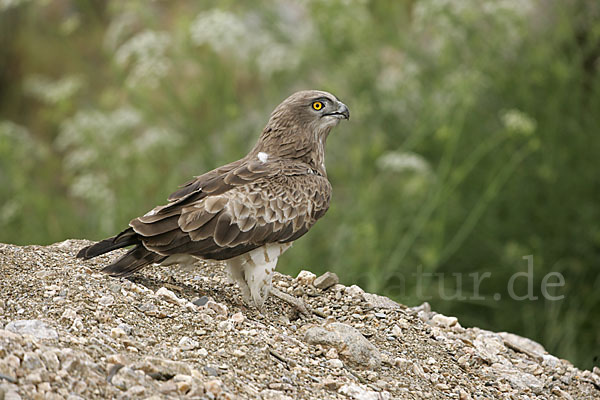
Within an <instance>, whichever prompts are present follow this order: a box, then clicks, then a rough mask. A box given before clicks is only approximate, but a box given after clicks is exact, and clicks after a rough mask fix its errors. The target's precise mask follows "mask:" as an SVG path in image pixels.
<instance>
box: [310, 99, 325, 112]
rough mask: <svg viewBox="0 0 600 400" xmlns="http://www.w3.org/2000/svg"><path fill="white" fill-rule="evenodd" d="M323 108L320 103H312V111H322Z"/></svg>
mask: <svg viewBox="0 0 600 400" xmlns="http://www.w3.org/2000/svg"><path fill="white" fill-rule="evenodd" d="M323 107H324V106H323V103H322V102H320V101H315V102H313V103H312V108H313V110H316V111H320V110H322V109H323Z"/></svg>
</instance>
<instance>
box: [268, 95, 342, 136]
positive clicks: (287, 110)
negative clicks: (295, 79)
mask: <svg viewBox="0 0 600 400" xmlns="http://www.w3.org/2000/svg"><path fill="white" fill-rule="evenodd" d="M349 118H350V111H349V110H348V107H346V105H345V104H344V103H342V102H341V101H339V100H338V99H337V98H336V97H335V96H334V95H332V94H331V93H328V92H323V91H321V90H303V91H300V92H296V93H294V94H292V95H291V96H290V97H288V98H287V99H285V100H284V101H283V102H282V103H281V104H279V105H278V106H277V107H276V108H275V110H274V111H273V113H272V114H271V118H270V119H269V123H268V124H267V127H269V126H270V125H273V126H298V127H302V128H304V129H310V130H319V131H320V130H324V129H328V130H329V129H331V128H332V127H334V126H336V125H337V124H338V123H339V122H340V121H341V120H342V119H349Z"/></svg>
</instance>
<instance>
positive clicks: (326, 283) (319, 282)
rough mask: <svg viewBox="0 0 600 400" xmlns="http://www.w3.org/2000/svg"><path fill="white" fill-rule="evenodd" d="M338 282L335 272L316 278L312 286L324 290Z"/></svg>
mask: <svg viewBox="0 0 600 400" xmlns="http://www.w3.org/2000/svg"><path fill="white" fill-rule="evenodd" d="M339 282H340V278H338V276H337V274H336V273H335V272H325V273H324V274H323V275H321V276H319V277H318V278H316V279H315V280H314V283H313V284H314V285H315V287H317V288H319V289H322V290H325V289H328V288H330V287H331V286H333V285H337V284H338V283H339Z"/></svg>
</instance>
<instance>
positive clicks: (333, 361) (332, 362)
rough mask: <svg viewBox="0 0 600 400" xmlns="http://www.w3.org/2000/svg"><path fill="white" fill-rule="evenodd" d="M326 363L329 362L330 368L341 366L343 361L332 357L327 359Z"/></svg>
mask: <svg viewBox="0 0 600 400" xmlns="http://www.w3.org/2000/svg"><path fill="white" fill-rule="evenodd" d="M327 364H329V366H330V367H331V368H343V367H344V363H343V362H342V360H340V359H339V358H332V359H331V360H327Z"/></svg>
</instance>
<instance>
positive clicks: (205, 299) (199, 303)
mask: <svg viewBox="0 0 600 400" xmlns="http://www.w3.org/2000/svg"><path fill="white" fill-rule="evenodd" d="M206 303H208V297H206V296H202V297H199V298H197V299H194V300H192V304H194V305H197V306H199V307H202V306H203V305H205V304H206Z"/></svg>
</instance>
